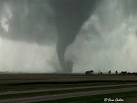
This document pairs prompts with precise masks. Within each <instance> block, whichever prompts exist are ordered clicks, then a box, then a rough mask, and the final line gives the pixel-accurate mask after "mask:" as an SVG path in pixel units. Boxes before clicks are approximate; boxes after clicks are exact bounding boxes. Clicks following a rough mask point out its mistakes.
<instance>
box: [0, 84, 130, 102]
mask: <svg viewBox="0 0 137 103" xmlns="http://www.w3.org/2000/svg"><path fill="white" fill-rule="evenodd" d="M123 87H131V86H116V87H100V88H97V87H94V88H90V87H89V88H83V89H81V88H80V89H73V88H72V89H69V90H55V91H46V92H45V91H40V92H33V93H16V94H8V95H1V96H0V100H2V99H11V98H20V97H33V96H40V95H41V96H43V95H53V94H62V93H75V92H79V91H80V92H82V91H94V90H108V89H117V88H118V89H119V88H123Z"/></svg>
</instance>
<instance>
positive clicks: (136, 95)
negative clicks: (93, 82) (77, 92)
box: [33, 91, 137, 103]
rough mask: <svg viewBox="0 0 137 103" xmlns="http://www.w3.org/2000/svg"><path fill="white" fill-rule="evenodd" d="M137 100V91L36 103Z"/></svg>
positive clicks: (90, 102)
mask: <svg viewBox="0 0 137 103" xmlns="http://www.w3.org/2000/svg"><path fill="white" fill-rule="evenodd" d="M104 98H111V99H115V98H121V99H123V100H124V102H104ZM131 100H132V102H131ZM136 100H137V91H134V92H126V93H114V94H107V95H98V96H88V97H76V98H69V99H62V100H56V101H41V102H35V103H136V102H134V101H136ZM33 103H34V102H33Z"/></svg>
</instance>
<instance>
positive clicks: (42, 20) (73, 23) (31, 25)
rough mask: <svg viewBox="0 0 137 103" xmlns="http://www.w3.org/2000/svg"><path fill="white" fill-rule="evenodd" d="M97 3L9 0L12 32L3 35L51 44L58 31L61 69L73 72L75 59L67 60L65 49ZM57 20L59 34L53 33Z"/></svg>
mask: <svg viewBox="0 0 137 103" xmlns="http://www.w3.org/2000/svg"><path fill="white" fill-rule="evenodd" d="M97 2H98V0H7V1H5V2H4V3H5V5H8V7H9V9H10V10H11V13H12V17H11V18H10V20H9V31H8V32H6V33H5V34H4V33H3V34H4V35H3V36H5V37H7V38H9V39H13V40H23V41H28V42H32V41H34V42H37V43H47V42H48V43H49V42H50V41H55V38H56V36H55V34H58V35H57V38H58V41H57V54H58V57H59V60H60V64H61V66H62V68H63V71H62V72H72V67H73V63H72V61H65V60H64V54H65V51H66V48H67V47H68V46H69V45H70V44H72V42H73V41H74V40H75V38H76V36H77V34H78V33H79V31H80V29H81V26H82V25H83V23H84V22H85V21H86V20H87V19H88V18H89V16H90V15H91V14H92V13H93V11H94V9H95V5H96V3H97ZM49 5H50V6H49ZM3 6H4V4H3ZM3 12H4V11H3ZM52 13H53V14H52ZM54 23H55V24H56V29H57V33H55V32H52V31H54V30H55V28H54V27H55V26H54Z"/></svg>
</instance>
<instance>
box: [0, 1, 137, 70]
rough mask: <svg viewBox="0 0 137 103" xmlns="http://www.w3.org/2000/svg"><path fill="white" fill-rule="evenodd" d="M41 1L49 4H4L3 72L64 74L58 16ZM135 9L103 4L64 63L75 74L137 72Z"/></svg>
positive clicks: (0, 20) (0, 33)
mask: <svg viewBox="0 0 137 103" xmlns="http://www.w3.org/2000/svg"><path fill="white" fill-rule="evenodd" d="M41 1H42V2H44V3H40V2H37V0H34V1H33V2H32V3H28V0H18V1H16V0H7V1H4V0H1V1H0V2H1V3H0V5H2V6H0V70H1V71H10V72H57V71H60V68H61V66H60V65H59V60H58V56H57V52H56V43H57V39H58V38H59V37H58V35H57V29H56V26H55V12H54V10H53V8H52V7H51V6H50V5H49V3H48V1H46V0H41ZM136 3H137V2H136V0H102V2H100V3H98V4H97V5H96V9H94V12H92V13H91V16H90V17H89V19H88V20H86V21H85V22H84V24H83V25H82V27H81V29H80V31H79V33H78V35H77V36H76V39H75V40H74V42H73V43H72V44H71V45H69V46H68V47H67V49H66V52H65V60H71V61H73V63H74V66H73V72H85V71H86V70H90V69H93V70H95V71H96V72H99V71H103V72H106V71H108V70H112V71H115V70H119V71H121V70H123V71H124V70H128V71H137V63H136V61H137V46H136V44H137V20H136V18H137V12H136V5H135V4H136ZM16 4H17V6H16V7H15V5H16ZM27 4H29V6H28V5H27ZM91 5H93V4H91ZM33 8H35V9H33ZM15 14H16V15H15ZM68 15H69V14H68ZM15 21H16V24H14V22H15ZM36 24H37V25H36ZM15 28H16V29H15ZM68 38H69V36H68Z"/></svg>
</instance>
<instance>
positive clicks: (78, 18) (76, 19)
mask: <svg viewBox="0 0 137 103" xmlns="http://www.w3.org/2000/svg"><path fill="white" fill-rule="evenodd" d="M98 1H100V0H51V1H50V3H51V4H52V7H53V11H54V13H55V22H56V28H57V32H58V41H57V46H56V48H57V54H58V58H59V61H60V65H61V68H62V70H61V72H63V73H71V72H72V68H73V62H72V61H66V60H65V58H64V55H65V52H66V49H67V47H68V46H69V45H71V44H72V43H73V42H74V41H75V38H76V36H77V35H78V33H79V31H80V29H81V26H82V25H83V23H84V22H85V21H86V20H87V19H88V18H89V16H90V15H92V13H93V11H94V10H95V7H96V5H97V2H98Z"/></svg>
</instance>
